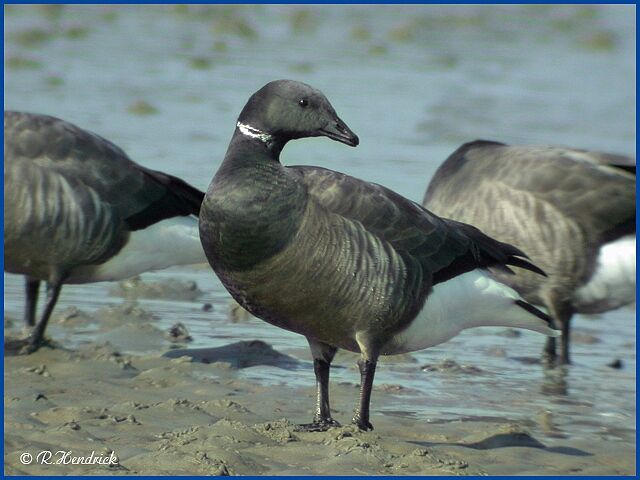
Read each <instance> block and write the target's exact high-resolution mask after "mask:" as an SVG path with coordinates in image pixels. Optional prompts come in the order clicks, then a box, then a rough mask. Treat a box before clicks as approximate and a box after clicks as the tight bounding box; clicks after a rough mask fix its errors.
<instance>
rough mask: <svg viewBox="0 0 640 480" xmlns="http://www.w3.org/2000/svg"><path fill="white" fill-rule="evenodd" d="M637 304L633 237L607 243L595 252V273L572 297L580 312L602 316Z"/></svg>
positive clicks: (634, 238) (634, 241) (634, 243)
mask: <svg viewBox="0 0 640 480" xmlns="http://www.w3.org/2000/svg"><path fill="white" fill-rule="evenodd" d="M635 301H636V237H635V235H629V236H626V237H623V238H620V239H618V240H616V241H615V242H611V243H607V244H606V245H604V246H603V247H602V248H601V249H600V252H599V253H598V260H597V264H596V270H595V272H594V273H593V275H592V277H591V278H590V279H589V282H587V284H586V285H584V286H582V287H581V288H579V289H578V290H577V291H576V293H575V296H574V305H575V307H576V309H577V311H578V312H580V313H601V312H606V311H607V310H612V309H614V308H618V307H622V306H624V305H629V304H631V303H633V302H635Z"/></svg>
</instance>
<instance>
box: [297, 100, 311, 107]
mask: <svg viewBox="0 0 640 480" xmlns="http://www.w3.org/2000/svg"><path fill="white" fill-rule="evenodd" d="M298 104H299V105H300V106H301V107H306V106H307V105H309V100H307V99H306V98H301V99H300V100H299V101H298Z"/></svg>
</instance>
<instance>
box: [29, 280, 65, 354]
mask: <svg viewBox="0 0 640 480" xmlns="http://www.w3.org/2000/svg"><path fill="white" fill-rule="evenodd" d="M61 288H62V282H60V281H56V282H52V283H47V304H46V305H45V307H44V312H43V313H42V318H41V319H40V321H39V322H38V324H37V325H36V326H35V328H34V329H33V332H32V333H31V336H30V337H29V344H28V345H27V348H26V349H25V353H33V352H35V351H36V350H38V348H40V346H41V345H42V340H43V338H44V331H45V330H46V328H47V323H48V322H49V318H50V317H51V312H53V308H54V307H55V306H56V302H57V301H58V296H59V295H60V289H61Z"/></svg>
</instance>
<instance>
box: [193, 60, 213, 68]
mask: <svg viewBox="0 0 640 480" xmlns="http://www.w3.org/2000/svg"><path fill="white" fill-rule="evenodd" d="M212 65H213V61H212V60H211V59H210V58H207V57H191V58H190V59H189V66H190V67H191V68H193V69H195V70H209V69H210V68H211V66H212Z"/></svg>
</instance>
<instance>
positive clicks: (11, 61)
mask: <svg viewBox="0 0 640 480" xmlns="http://www.w3.org/2000/svg"><path fill="white" fill-rule="evenodd" d="M5 65H6V66H7V68H9V69H14V70H36V69H38V68H42V62H40V61H38V60H34V59H32V58H26V57H20V56H14V57H9V58H8V59H7V63H6V64H5Z"/></svg>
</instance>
